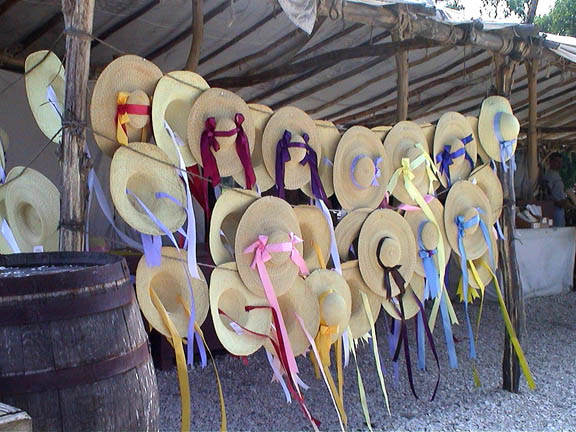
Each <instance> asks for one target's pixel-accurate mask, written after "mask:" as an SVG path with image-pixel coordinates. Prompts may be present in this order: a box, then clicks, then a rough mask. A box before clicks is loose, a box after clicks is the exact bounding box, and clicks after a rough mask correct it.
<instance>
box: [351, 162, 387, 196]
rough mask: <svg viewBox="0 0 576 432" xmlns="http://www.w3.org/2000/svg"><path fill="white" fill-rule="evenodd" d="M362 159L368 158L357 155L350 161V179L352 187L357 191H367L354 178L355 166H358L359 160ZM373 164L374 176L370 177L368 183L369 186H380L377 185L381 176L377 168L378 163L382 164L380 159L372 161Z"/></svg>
mask: <svg viewBox="0 0 576 432" xmlns="http://www.w3.org/2000/svg"><path fill="white" fill-rule="evenodd" d="M364 157H368V156H366V155H364V154H359V155H357V156H356V157H355V158H354V159H353V160H352V163H351V164H350V179H351V180H352V184H353V185H354V186H356V187H357V188H358V189H367V188H365V187H362V186H361V185H360V184H359V183H358V182H357V181H356V177H355V176H354V170H355V169H356V165H358V162H359V161H360V159H362V158H364ZM373 162H374V175H373V176H372V181H371V182H370V186H380V183H378V179H379V178H380V177H381V176H382V171H381V170H380V168H378V165H380V163H381V162H382V158H381V157H377V158H376V159H374V161H373Z"/></svg>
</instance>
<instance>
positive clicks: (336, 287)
mask: <svg viewBox="0 0 576 432" xmlns="http://www.w3.org/2000/svg"><path fill="white" fill-rule="evenodd" d="M306 284H307V285H308V286H309V287H310V288H311V289H312V292H313V293H314V295H315V296H316V298H317V299H318V298H319V297H320V295H321V294H322V293H324V292H325V291H328V290H333V291H335V292H336V293H338V294H339V295H341V296H342V298H343V299H344V302H345V303H346V310H345V312H344V316H343V317H341V321H340V323H341V325H339V326H338V331H337V332H335V333H334V334H332V337H331V342H332V343H334V342H336V341H337V340H338V338H339V337H340V336H342V333H344V331H346V329H347V328H348V325H349V323H350V316H351V314H352V295H351V293H350V287H349V286H348V283H347V282H346V279H344V277H342V276H341V275H339V274H338V273H337V272H335V271H332V270H316V271H314V272H312V273H311V274H310V276H308V277H307V278H306ZM320 319H322V317H320Z"/></svg>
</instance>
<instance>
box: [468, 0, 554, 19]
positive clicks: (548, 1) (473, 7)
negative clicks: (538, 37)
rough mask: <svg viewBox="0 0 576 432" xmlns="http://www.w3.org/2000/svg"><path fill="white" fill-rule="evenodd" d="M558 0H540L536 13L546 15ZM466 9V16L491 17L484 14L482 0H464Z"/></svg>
mask: <svg viewBox="0 0 576 432" xmlns="http://www.w3.org/2000/svg"><path fill="white" fill-rule="evenodd" d="M555 2H556V0H539V2H538V9H537V10H536V15H545V14H546V13H548V12H549V11H550V9H551V8H552V6H554V3H555ZM461 3H462V4H463V5H464V7H465V9H464V15H465V17H466V18H468V19H471V18H485V19H486V18H489V17H487V16H482V9H483V8H482V0H463V1H462V2H461ZM506 21H515V20H514V19H511V18H508V19H506Z"/></svg>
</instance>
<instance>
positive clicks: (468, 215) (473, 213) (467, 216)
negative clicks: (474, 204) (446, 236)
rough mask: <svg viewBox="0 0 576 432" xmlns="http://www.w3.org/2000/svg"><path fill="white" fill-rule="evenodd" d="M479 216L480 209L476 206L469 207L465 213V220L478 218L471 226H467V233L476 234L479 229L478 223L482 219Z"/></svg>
mask: <svg viewBox="0 0 576 432" xmlns="http://www.w3.org/2000/svg"><path fill="white" fill-rule="evenodd" d="M477 216H479V213H478V210H476V209H475V208H469V209H468V210H466V212H465V213H464V221H465V222H468V221H470V220H476V222H475V223H472V224H470V225H471V226H469V227H467V228H466V229H465V230H464V231H465V233H466V234H467V235H472V234H474V233H475V232H476V230H477V229H478V224H479V221H480V219H479V218H477Z"/></svg>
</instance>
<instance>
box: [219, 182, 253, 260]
mask: <svg viewBox="0 0 576 432" xmlns="http://www.w3.org/2000/svg"><path fill="white" fill-rule="evenodd" d="M257 199H258V194H257V193H256V192H253V191H248V190H243V189H226V190H225V191H224V192H222V195H220V197H219V198H218V199H217V200H216V204H215V205H214V209H213V210H212V217H211V219H210V233H209V237H208V238H209V243H210V254H211V255H212V261H214V264H216V265H220V264H224V263H227V262H230V261H234V256H233V255H232V254H231V252H233V251H234V239H235V238H236V229H237V228H238V223H239V222H240V219H241V218H242V215H243V214H244V212H245V211H246V209H247V208H248V206H249V205H250V204H252V203H253V202H254V201H256V200H257ZM225 225H226V226H227V227H229V228H230V229H226V230H224V229H223V226H225ZM222 232H224V235H225V236H226V239H223V238H222ZM225 241H227V242H228V247H226V245H225V243H224V242H225Z"/></svg>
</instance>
